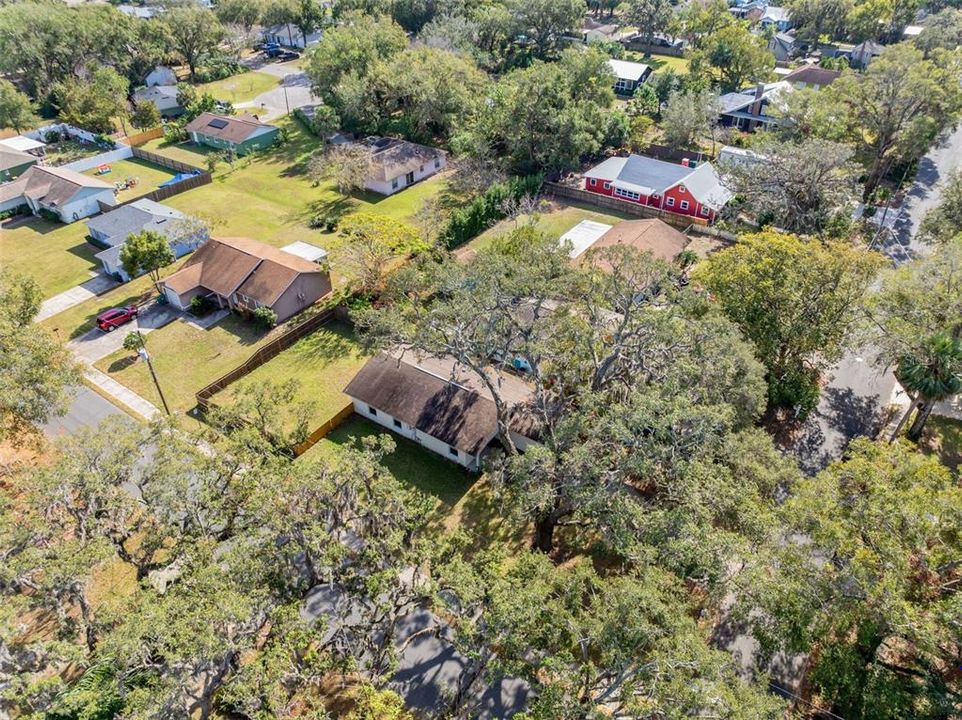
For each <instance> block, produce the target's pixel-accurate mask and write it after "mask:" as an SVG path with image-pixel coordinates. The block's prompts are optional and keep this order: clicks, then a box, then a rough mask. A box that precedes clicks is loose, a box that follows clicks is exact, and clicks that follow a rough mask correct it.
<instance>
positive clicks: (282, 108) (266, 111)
mask: <svg viewBox="0 0 962 720" xmlns="http://www.w3.org/2000/svg"><path fill="white" fill-rule="evenodd" d="M268 68H270V69H271V70H270V73H269V74H271V75H276V76H277V77H279V78H280V79H281V84H280V86H279V87H276V88H272V89H270V90H268V91H267V92H263V93H261V94H260V95H258V96H257V97H256V98H254V99H253V100H251V101H249V102H243V103H238V104H237V105H236V107H237V108H238V109H239V110H248V111H251V112H253V113H254V114H255V115H257V116H258V117H259V118H260V119H261V120H263V121H265V122H266V121H268V120H273V119H275V118H278V117H282V116H284V115H287V114H288V113H289V112H291V111H292V110H294V108H297V107H300V106H301V105H312V104H316V103H317V102H319V100H318V98H317V97H315V96H314V94H313V93H312V92H311V81H310V80H309V79H308V77H307V74H306V73H304V72H302V71H301V70H298V69H297V68H296V67H291V66H286V67H285V66H284V65H282V64H276V65H265V66H263V67H262V68H260V69H259V72H268Z"/></svg>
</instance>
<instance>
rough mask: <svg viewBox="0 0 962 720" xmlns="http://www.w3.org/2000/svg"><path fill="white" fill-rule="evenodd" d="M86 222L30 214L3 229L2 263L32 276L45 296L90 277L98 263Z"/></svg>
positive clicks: (61, 290)
mask: <svg viewBox="0 0 962 720" xmlns="http://www.w3.org/2000/svg"><path fill="white" fill-rule="evenodd" d="M86 236H87V226H86V225H85V224H84V223H83V222H75V223H71V224H70V225H64V224H62V223H58V222H50V221H49V220H44V219H42V218H38V217H35V218H31V219H30V220H28V221H27V222H23V223H19V221H18V224H17V225H16V226H15V227H13V228H9V229H8V228H4V229H3V230H0V265H3V266H4V267H7V268H10V269H11V270H14V271H15V272H19V273H24V274H26V275H30V276H31V277H33V278H34V279H35V280H36V281H37V282H38V283H40V288H41V290H43V296H44V298H49V297H52V296H54V295H56V294H57V293H60V292H63V291H64V290H69V289H70V288H72V287H74V286H75V285H79V284H80V283H82V282H84V281H86V280H88V279H89V278H90V275H91V272H92V271H94V270H96V269H97V267H98V266H99V263H98V262H97V261H96V260H94V255H95V254H96V253H97V252H99V250H98V249H97V248H95V247H94V246H93V245H91V244H89V243H88V242H87V241H86V239H85V238H86Z"/></svg>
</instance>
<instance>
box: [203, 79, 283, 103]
mask: <svg viewBox="0 0 962 720" xmlns="http://www.w3.org/2000/svg"><path fill="white" fill-rule="evenodd" d="M279 84H280V78H278V77H275V76H274V75H269V74H267V73H262V72H256V71H253V72H245V73H240V74H239V75H233V76H231V77H229V78H224V79H223V80H215V81H214V82H209V83H203V84H201V85H198V86H197V92H198V93H210V94H211V95H213V96H214V98H216V99H217V100H223V101H224V102H229V103H232V104H237V103H242V102H247V101H249V100H253V99H254V98H255V97H257V96H258V95H260V94H261V93H265V92H267V91H268V90H270V89H271V88H275V87H277V86H278V85H279Z"/></svg>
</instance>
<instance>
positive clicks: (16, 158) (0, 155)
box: [0, 145, 38, 171]
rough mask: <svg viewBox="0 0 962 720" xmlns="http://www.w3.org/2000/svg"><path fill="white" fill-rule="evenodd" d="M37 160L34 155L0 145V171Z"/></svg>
mask: <svg viewBox="0 0 962 720" xmlns="http://www.w3.org/2000/svg"><path fill="white" fill-rule="evenodd" d="M37 160H38V158H37V156H36V155H30V154H29V153H25V152H20V151H19V150H14V149H13V148H8V147H4V146H3V145H0V171H3V170H9V169H10V168H15V167H20V166H21V165H26V164H27V163H30V162H34V163H35V162H37Z"/></svg>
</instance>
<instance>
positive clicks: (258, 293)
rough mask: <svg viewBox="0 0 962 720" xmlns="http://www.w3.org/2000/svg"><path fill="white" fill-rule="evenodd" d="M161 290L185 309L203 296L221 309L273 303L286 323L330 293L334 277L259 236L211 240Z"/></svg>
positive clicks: (269, 305)
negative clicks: (266, 242) (255, 238)
mask: <svg viewBox="0 0 962 720" xmlns="http://www.w3.org/2000/svg"><path fill="white" fill-rule="evenodd" d="M161 289H162V290H163V293H164V295H165V296H166V297H167V300H168V301H169V302H170V304H171V305H173V306H174V307H176V308H179V309H181V310H186V309H187V308H188V307H190V302H191V300H193V299H194V298H195V297H198V296H201V297H207V298H209V299H210V300H212V301H213V302H214V303H215V304H216V305H217V306H218V307H221V308H231V309H238V310H246V311H253V310H255V309H257V308H259V307H269V308H271V310H273V311H274V312H275V313H276V314H277V321H278V322H283V321H284V320H286V319H287V318H289V317H291V316H292V315H295V314H297V313H299V312H300V311H301V310H303V309H304V308H306V307H308V306H310V305H312V304H314V303H315V302H317V300H319V299H320V298H322V297H324V296H325V295H327V294H328V293H329V292H330V291H331V278H330V275H329V274H328V273H327V271H326V270H324V269H323V268H322V267H321V266H320V265H318V264H317V263H315V262H311V261H309V260H306V259H304V257H301V256H299V255H294V254H292V253H289V252H285V251H284V250H279V249H278V248H275V247H272V246H271V245H267V244H265V243H262V242H258V241H257V240H251V239H249V238H212V239H211V240H208V241H207V242H206V243H204V244H203V245H202V246H201V247H200V248H199V249H198V250H197V251H196V252H195V253H194V254H193V255H191V257H190V259H189V260H188V261H187V262H186V263H185V264H184V266H183V267H182V268H181V269H180V270H178V271H177V272H175V273H174V274H172V275H169V276H168V277H166V278H164V280H162V281H161Z"/></svg>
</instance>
